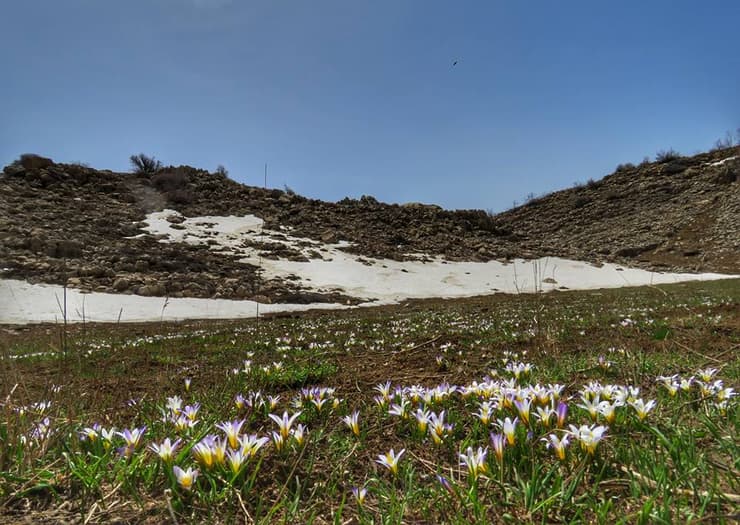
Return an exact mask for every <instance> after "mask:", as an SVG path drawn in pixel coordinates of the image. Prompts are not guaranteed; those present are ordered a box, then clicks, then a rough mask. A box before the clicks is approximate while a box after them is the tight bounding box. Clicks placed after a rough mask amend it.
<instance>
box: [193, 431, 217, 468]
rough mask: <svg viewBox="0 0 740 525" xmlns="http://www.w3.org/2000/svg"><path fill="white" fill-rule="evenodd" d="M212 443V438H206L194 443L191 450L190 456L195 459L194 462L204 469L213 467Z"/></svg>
mask: <svg viewBox="0 0 740 525" xmlns="http://www.w3.org/2000/svg"><path fill="white" fill-rule="evenodd" d="M214 441H215V438H214V436H206V437H205V438H203V439H202V440H200V441H199V442H198V443H196V444H195V446H193V448H192V450H191V454H192V455H193V458H195V461H197V462H198V464H199V465H200V466H201V467H203V468H205V469H210V468H211V467H213V464H214V462H215V457H214V449H213V445H214Z"/></svg>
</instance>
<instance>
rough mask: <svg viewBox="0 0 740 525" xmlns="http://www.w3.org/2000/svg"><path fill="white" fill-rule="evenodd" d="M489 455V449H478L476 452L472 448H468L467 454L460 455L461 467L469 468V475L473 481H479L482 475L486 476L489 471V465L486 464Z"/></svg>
mask: <svg viewBox="0 0 740 525" xmlns="http://www.w3.org/2000/svg"><path fill="white" fill-rule="evenodd" d="M487 455H488V448H485V449H484V448H482V447H478V450H477V451H474V450H473V448H472V447H468V450H467V451H466V453H465V454H460V455H459V456H460V459H461V460H462V461H460V465H461V466H467V467H468V474H470V476H471V477H472V478H473V479H478V477H479V476H480V475H481V474H485V473H486V472H487V471H488V464H487V463H486V456H487Z"/></svg>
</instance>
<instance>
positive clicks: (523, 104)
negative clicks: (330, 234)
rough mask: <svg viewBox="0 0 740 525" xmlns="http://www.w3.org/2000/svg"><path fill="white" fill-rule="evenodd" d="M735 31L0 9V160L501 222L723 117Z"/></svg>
mask: <svg viewBox="0 0 740 525" xmlns="http://www.w3.org/2000/svg"><path fill="white" fill-rule="evenodd" d="M739 31H740V2H739V1H738V0H726V1H719V0H717V1H712V0H707V1H697V0H629V1H619V2H616V1H615V2H601V1H596V0H588V1H568V0H563V1H559V2H556V1H552V0H546V1H545V0H543V1H527V2H524V1H518V0H510V1H497V0H487V1H480V2H475V1H463V2H451V1H445V2H441V1H433V0H418V1H404V0H391V1H385V0H372V1H354V0H328V1H321V0H312V1H308V0H306V1H303V0H301V1H299V0H296V1H292V2H288V1H280V0H265V1H261V2H251V1H246V0H244V1H240V0H126V1H123V0H121V1H113V0H46V1H42V0H6V1H3V2H2V4H0V64H1V66H0V164H2V165H5V164H7V163H9V162H11V161H12V160H13V159H15V158H16V157H17V156H18V155H19V154H20V153H23V152H36V153H40V154H43V155H47V156H50V157H52V158H54V159H55V160H57V161H62V162H71V161H82V162H85V163H88V164H90V165H91V166H93V167H97V168H108V169H114V170H122V171H124V170H128V169H129V164H128V157H129V156H130V155H131V154H132V153H138V152H145V153H147V154H150V155H154V156H156V157H157V158H158V159H161V160H162V161H163V162H164V163H166V164H170V163H171V164H191V165H194V166H197V167H202V168H207V169H211V170H213V169H215V168H216V166H217V165H218V164H223V165H225V166H226V167H227V169H228V170H229V172H230V174H231V177H232V178H234V179H236V180H239V181H242V182H246V183H248V184H261V183H262V173H263V166H264V163H266V162H267V163H268V164H269V180H268V185H270V186H272V187H278V188H282V187H283V185H284V184H287V185H288V186H290V187H291V188H293V189H294V190H295V191H297V192H298V193H301V194H303V195H307V196H310V197H316V198H321V199H326V200H338V199H341V198H343V197H345V196H350V197H359V196H361V195H363V194H369V195H374V196H376V197H377V198H379V199H380V200H384V201H388V202H407V201H422V202H435V203H439V204H442V205H443V206H445V207H448V208H483V209H492V210H494V211H500V210H503V209H505V208H507V207H510V206H511V204H512V201H514V200H518V201H522V199H523V198H524V197H525V196H526V195H527V194H528V193H529V192H533V193H535V194H539V193H543V192H547V191H552V190H554V189H559V188H563V187H568V186H571V185H572V184H573V182H574V181H579V180H580V181H584V180H586V179H588V178H589V177H593V178H599V177H601V176H603V175H605V174H607V173H609V172H611V171H612V170H613V169H614V167H615V166H616V165H617V164H618V163H620V162H628V161H631V162H639V161H640V160H642V158H643V157H644V156H648V155H649V156H653V155H654V154H655V152H656V151H657V150H660V149H665V148H674V149H676V150H678V151H680V152H682V153H685V154H689V153H693V152H697V151H699V150H706V149H708V148H709V147H711V146H712V145H713V143H714V142H715V140H717V139H718V138H720V137H722V136H723V135H724V133H725V131H728V130H735V129H736V128H737V127H739V126H740V39H739V37H738V34H740V33H739ZM455 60H457V61H458V63H457V65H456V66H453V62H454V61H455Z"/></svg>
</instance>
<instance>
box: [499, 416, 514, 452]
mask: <svg viewBox="0 0 740 525" xmlns="http://www.w3.org/2000/svg"><path fill="white" fill-rule="evenodd" d="M518 421H519V418H518V417H515V418H514V420H513V421H512V420H511V418H509V417H507V418H506V419H504V420H503V421H502V420H500V419H499V420H497V423H498V425H499V427H501V430H502V431H503V433H504V436H506V441H507V442H508V443H509V446H514V443H515V441H516V424H517V422H518Z"/></svg>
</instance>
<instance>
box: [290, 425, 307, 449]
mask: <svg viewBox="0 0 740 525" xmlns="http://www.w3.org/2000/svg"><path fill="white" fill-rule="evenodd" d="M290 433H291V435H292V436H293V439H294V440H295V442H296V444H297V445H298V446H301V445H303V441H304V440H305V439H306V427H305V426H304V425H303V424H302V423H299V424H297V425H296V426H295V428H294V429H293V430H291V431H290Z"/></svg>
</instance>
